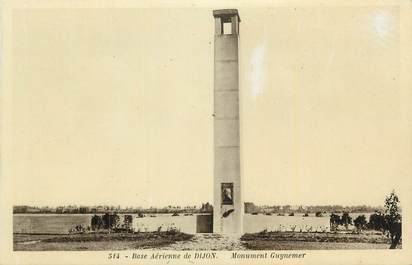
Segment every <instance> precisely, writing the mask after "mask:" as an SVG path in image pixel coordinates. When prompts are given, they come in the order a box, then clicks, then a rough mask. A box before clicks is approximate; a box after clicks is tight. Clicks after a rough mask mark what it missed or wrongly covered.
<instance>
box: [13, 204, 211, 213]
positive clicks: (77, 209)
mask: <svg viewBox="0 0 412 265" xmlns="http://www.w3.org/2000/svg"><path fill="white" fill-rule="evenodd" d="M107 212H112V213H113V212H116V213H122V214H133V213H134V214H139V213H144V214H156V213H192V214H194V213H212V212H213V206H212V205H211V204H210V203H208V202H206V203H202V205H201V206H200V207H198V206H185V207H181V206H172V205H168V206H166V207H150V208H141V207H126V208H122V207H120V206H117V207H115V206H75V205H69V206H58V207H47V206H46V207H36V206H27V205H19V206H14V207H13V213H15V214H19V213H30V214H47V213H49V214H105V213H107Z"/></svg>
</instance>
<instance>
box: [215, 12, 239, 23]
mask: <svg viewBox="0 0 412 265" xmlns="http://www.w3.org/2000/svg"><path fill="white" fill-rule="evenodd" d="M213 16H214V17H215V18H216V17H218V18H221V19H222V20H224V21H223V22H229V21H230V18H231V17H233V16H237V18H238V20H239V22H240V16H239V13H238V12H237V9H217V10H213Z"/></svg>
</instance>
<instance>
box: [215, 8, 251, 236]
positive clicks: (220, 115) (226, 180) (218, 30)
mask: <svg viewBox="0 0 412 265" xmlns="http://www.w3.org/2000/svg"><path fill="white" fill-rule="evenodd" d="M213 16H214V19H215V44H214V204H213V206H214V209H213V232H214V233H219V234H241V233H242V228H243V211H244V210H243V201H242V194H241V178H240V150H239V147H240V141H239V64H238V42H239V22H240V17H239V14H238V12H237V10H236V9H221V10H214V11H213Z"/></svg>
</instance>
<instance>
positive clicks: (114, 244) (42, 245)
mask: <svg viewBox="0 0 412 265" xmlns="http://www.w3.org/2000/svg"><path fill="white" fill-rule="evenodd" d="M192 237H193V235H189V234H185V233H180V232H175V233H169V232H145V233H110V234H109V233H89V234H74V235H36V234H14V242H13V243H14V244H13V249H14V251H42V250H47V251H51V250H60V251H71V250H74V251H79V250H90V251H93V250H127V249H145V248H156V247H162V246H167V245H170V244H173V243H175V242H178V241H185V240H190V239H191V238H192Z"/></svg>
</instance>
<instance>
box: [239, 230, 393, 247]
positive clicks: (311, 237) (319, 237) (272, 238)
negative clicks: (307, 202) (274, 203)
mask: <svg viewBox="0 0 412 265" xmlns="http://www.w3.org/2000/svg"><path fill="white" fill-rule="evenodd" d="M241 241H242V244H243V245H244V246H245V247H246V248H247V249H252V250H274V249H276V250H297V249H305V250H306V249H308V250H309V249H380V248H389V245H390V239H389V238H387V237H386V236H385V235H383V234H382V233H380V232H376V233H370V232H367V233H358V234H355V233H331V232H324V233H321V232H308V233H302V232H260V233H253V234H245V235H243V236H242V237H241ZM399 247H401V246H399Z"/></svg>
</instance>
